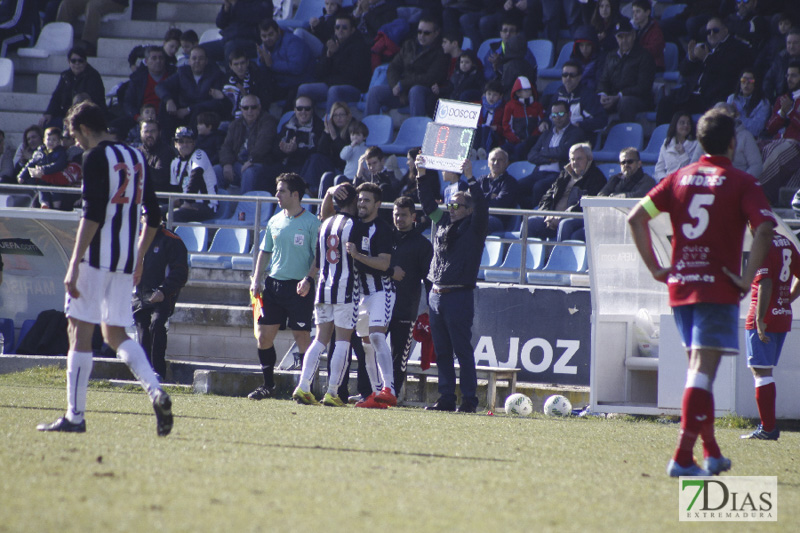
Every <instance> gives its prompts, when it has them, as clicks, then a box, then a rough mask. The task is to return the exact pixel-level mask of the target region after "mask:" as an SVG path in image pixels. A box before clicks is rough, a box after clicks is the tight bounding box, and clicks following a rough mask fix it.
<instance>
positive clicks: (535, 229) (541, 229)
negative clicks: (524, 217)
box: [528, 217, 557, 240]
mask: <svg viewBox="0 0 800 533" xmlns="http://www.w3.org/2000/svg"><path fill="white" fill-rule="evenodd" d="M544 218H545V217H528V237H536V238H537V239H543V240H544V239H547V240H551V239H554V238H555V237H556V235H557V230H555V229H550V227H549V226H548V225H547V224H545V223H544Z"/></svg>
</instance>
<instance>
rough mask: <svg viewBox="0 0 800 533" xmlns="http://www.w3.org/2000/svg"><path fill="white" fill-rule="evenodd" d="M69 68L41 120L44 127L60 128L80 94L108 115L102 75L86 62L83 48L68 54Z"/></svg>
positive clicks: (59, 81)
mask: <svg viewBox="0 0 800 533" xmlns="http://www.w3.org/2000/svg"><path fill="white" fill-rule="evenodd" d="M67 64H68V65H69V68H68V69H67V70H65V71H64V72H62V73H61V77H60V78H59V79H58V85H56V89H55V91H53V96H51V97H50V103H49V104H48V105H47V111H45V112H44V115H42V118H41V119H40V120H39V125H40V126H42V127H50V126H55V127H57V128H60V127H61V126H62V123H63V122H64V117H65V116H67V111H69V108H70V107H72V100H73V98H75V95H77V94H79V93H86V94H88V95H89V97H90V98H91V100H92V102H94V103H95V104H97V105H98V106H100V109H102V110H103V113H104V114H105V113H106V90H105V86H104V85H103V78H102V77H101V76H100V73H99V72H97V70H96V69H95V68H94V67H93V66H91V65H90V64H89V63H88V62H87V61H86V51H85V50H84V49H83V48H81V47H77V46H76V47H73V48H72V49H71V50H70V51H69V53H68V54H67Z"/></svg>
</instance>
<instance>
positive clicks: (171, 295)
mask: <svg viewBox="0 0 800 533" xmlns="http://www.w3.org/2000/svg"><path fill="white" fill-rule="evenodd" d="M188 278H189V263H188V258H187V251H186V245H184V244H183V241H182V240H181V238H180V237H178V236H177V235H176V234H174V233H172V232H171V231H169V230H168V229H167V228H165V227H164V226H163V225H162V226H161V227H160V228H159V229H158V231H157V232H156V236H155V238H154V239H153V243H152V244H151V245H150V248H149V249H148V250H147V253H146V254H145V256H144V269H143V271H142V280H141V281H140V282H139V285H137V286H136V292H135V293H134V295H133V319H134V321H135V322H136V330H137V332H138V335H139V341H140V342H141V343H142V346H143V347H144V350H145V352H146V353H147V358H148V359H149V360H150V364H151V365H153V370H155V371H156V373H157V374H158V375H159V376H161V378H162V379H163V378H165V377H166V374H167V363H166V360H165V358H164V354H165V353H166V351H167V328H166V323H167V320H168V319H169V317H170V316H172V313H173V311H175V303H176V302H177V301H178V295H179V294H180V292H181V289H182V288H183V286H184V285H186V280H187V279H188Z"/></svg>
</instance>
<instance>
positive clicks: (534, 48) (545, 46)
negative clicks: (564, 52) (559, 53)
mask: <svg viewBox="0 0 800 533" xmlns="http://www.w3.org/2000/svg"><path fill="white" fill-rule="evenodd" d="M528 50H530V51H531V53H532V54H533V57H535V58H536V65H537V66H538V67H539V69H544V68H548V67H549V66H550V65H551V63H552V62H553V43H552V42H551V41H549V40H547V39H533V40H531V41H528Z"/></svg>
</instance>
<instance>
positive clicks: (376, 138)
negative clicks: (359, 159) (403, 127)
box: [361, 115, 392, 146]
mask: <svg viewBox="0 0 800 533" xmlns="http://www.w3.org/2000/svg"><path fill="white" fill-rule="evenodd" d="M361 122H363V123H364V125H365V126H366V127H367V128H369V136H368V137H367V146H377V145H379V144H386V143H388V142H389V141H391V140H392V117H390V116H389V115H367V116H365V117H363V118H362V119H361Z"/></svg>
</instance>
